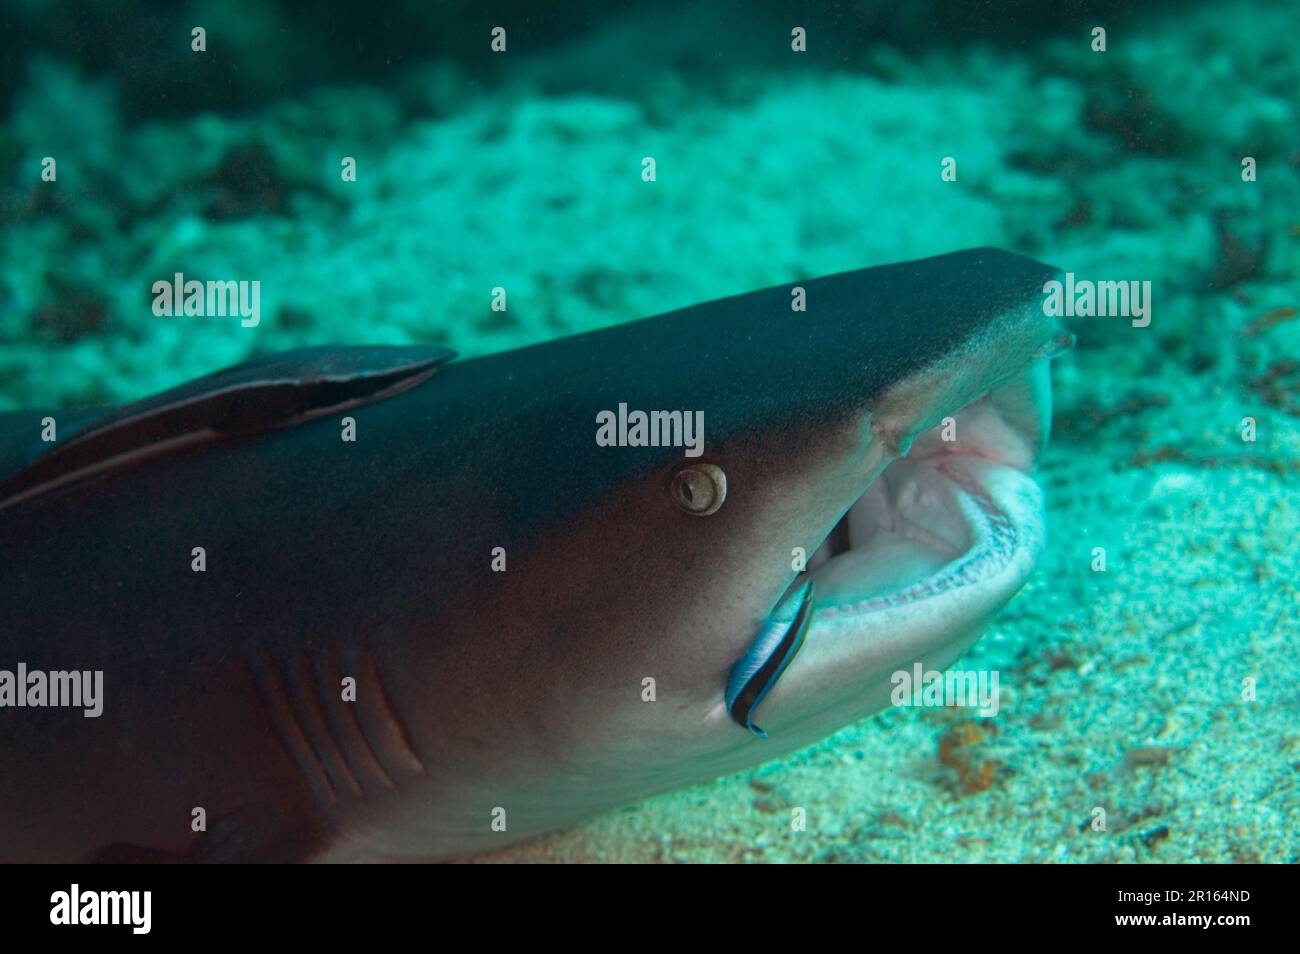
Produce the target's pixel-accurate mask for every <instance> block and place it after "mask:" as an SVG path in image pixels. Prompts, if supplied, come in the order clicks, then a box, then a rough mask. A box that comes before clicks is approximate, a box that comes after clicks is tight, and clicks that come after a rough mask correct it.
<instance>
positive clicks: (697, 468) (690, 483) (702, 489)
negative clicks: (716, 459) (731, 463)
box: [671, 464, 727, 517]
mask: <svg viewBox="0 0 1300 954" xmlns="http://www.w3.org/2000/svg"><path fill="white" fill-rule="evenodd" d="M671 493H672V496H673V500H675V501H676V502H677V506H679V507H681V508H682V509H683V510H685V511H686V512H687V513H689V514H692V515H694V516H696V517H707V516H708V515H709V514H711V513H717V510H718V508H719V507H721V506H722V501H724V500H726V499H727V475H726V474H724V473H723V472H722V468H721V467H719V466H717V465H716V464H691V465H689V466H687V467H683V468H682V469H681V470H679V471H678V472H677V473H676V474H674V475H673V482H672V487H671Z"/></svg>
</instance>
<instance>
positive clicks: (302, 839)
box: [90, 804, 328, 864]
mask: <svg viewBox="0 0 1300 954" xmlns="http://www.w3.org/2000/svg"><path fill="white" fill-rule="evenodd" d="M327 842H328V827H327V826H326V825H325V823H324V822H323V821H320V820H316V821H314V822H313V821H303V820H302V818H301V817H299V816H297V815H296V814H291V813H288V812H286V811H283V810H281V809H278V808H276V807H274V806H272V805H269V804H257V805H249V806H247V807H245V808H241V809H238V810H237V811H234V812H231V813H229V814H226V815H222V816H221V817H220V818H216V819H214V820H213V821H212V822H211V824H210V825H209V826H208V830H207V831H203V832H196V833H195V835H194V840H193V842H192V843H191V846H190V850H189V851H168V850H166V849H161V848H150V847H148V846H145V845H131V844H123V843H116V844H111V845H105V846H104V847H102V848H100V849H99V850H98V851H96V852H95V853H94V854H93V855H92V856H91V858H90V862H91V863H92V864H250V863H267V864H293V863H295V862H301V861H307V860H309V859H310V858H311V857H312V855H314V854H315V853H316V852H317V851H318V850H319V849H320V848H322V847H323V846H324V845H325V844H326V843H327Z"/></svg>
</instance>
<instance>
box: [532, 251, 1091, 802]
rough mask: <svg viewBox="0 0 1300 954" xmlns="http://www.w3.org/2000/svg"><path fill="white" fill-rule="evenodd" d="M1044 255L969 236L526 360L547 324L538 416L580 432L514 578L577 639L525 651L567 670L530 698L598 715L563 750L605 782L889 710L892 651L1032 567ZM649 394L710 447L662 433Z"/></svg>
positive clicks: (1016, 585) (1061, 339) (974, 612)
mask: <svg viewBox="0 0 1300 954" xmlns="http://www.w3.org/2000/svg"><path fill="white" fill-rule="evenodd" d="M1056 274H1057V272H1056V270H1055V269H1053V268H1051V267H1049V266H1045V265H1042V264H1040V263H1038V262H1035V261H1032V260H1030V259H1027V258H1024V257H1021V256H1018V255H1014V254H1010V253H1007V252H1003V251H999V250H995V249H975V250H970V251H964V252H959V253H955V254H951V255H944V256H941V257H938V258H932V259H926V260H921V261H915V262H908V263H904V264H899V265H891V266H885V267H878V268H872V269H865V270H860V271H855V272H848V273H844V274H839V275H833V276H829V277H826V278H820V279H816V280H813V281H807V282H801V283H796V284H793V285H787V286H780V287H777V288H771V289H767V290H764V291H759V292H754V293H750V294H746V295H741V296H738V297H735V298H729V299H723V300H720V301H716V302H710V303H708V304H705V305H700V306H696V307H693V308H687V309H684V310H682V311H677V312H672V313H670V314H667V315H662V316H659V317H656V318H651V319H646V320H644V321H641V322H635V323H633V324H630V325H623V326H618V327H616V328H612V329H608V330H606V331H601V332H596V333H592V334H588V335H583V336H579V337H578V338H573V339H563V340H561V341H557V342H554V343H551V345H546V346H541V348H540V349H539V350H538V351H537V354H536V355H535V357H534V360H533V361H531V362H530V363H529V366H530V367H541V368H547V367H548V365H550V364H551V362H550V361H549V359H548V357H547V355H548V353H552V352H548V350H547V349H550V348H551V346H552V345H554V346H556V348H557V350H555V351H554V352H553V355H554V357H555V359H556V361H560V360H561V356H562V360H563V366H564V371H563V372H562V373H560V372H559V371H558V365H556V366H554V367H551V368H550V371H551V372H556V373H554V374H552V375H551V385H550V386H549V387H548V388H545V389H543V388H541V386H540V384H539V390H545V391H546V393H545V395H544V396H539V397H538V398H537V401H538V402H539V405H538V406H539V407H540V406H544V407H546V408H549V410H548V411H547V412H546V413H542V414H536V413H534V412H536V410H537V409H536V408H533V409H532V410H531V411H530V412H529V413H530V414H533V418H534V419H535V420H540V419H544V418H547V415H548V414H549V415H550V417H549V420H550V421H551V422H552V423H551V424H550V425H549V426H548V427H549V430H551V431H552V432H554V431H563V432H566V435H567V434H575V435H576V436H574V437H572V438H571V442H570V438H568V437H567V436H566V447H567V448H571V449H570V450H569V451H568V452H567V453H565V454H563V455H559V456H561V457H562V458H563V460H562V462H557V463H556V464H555V467H554V469H555V471H556V473H557V474H559V475H561V476H556V475H554V474H552V475H550V476H545V477H541V478H539V477H538V475H536V474H534V475H533V479H534V485H535V486H536V487H537V488H538V489H537V493H539V494H540V495H542V496H544V497H545V498H546V500H547V501H548V503H545V504H543V503H542V502H540V501H537V502H535V505H534V506H533V507H532V509H531V513H530V516H531V518H532V519H533V521H534V522H535V523H536V524H537V525H538V526H539V527H542V528H546V530H547V532H545V533H541V534H540V536H543V537H544V538H545V540H546V551H545V552H546V568H545V569H542V570H539V571H538V572H537V573H535V574H534V573H533V572H532V571H530V570H529V569H528V567H527V566H525V567H523V568H522V569H521V570H520V573H519V575H518V576H515V578H514V582H513V584H507V585H512V586H514V587H523V588H525V589H527V590H529V591H530V593H529V597H528V599H527V600H526V602H527V604H528V605H529V606H531V607H532V608H533V609H532V615H531V616H530V623H529V625H530V626H531V625H534V623H535V621H536V620H537V619H538V614H539V612H540V613H541V615H542V616H543V617H544V618H545V619H546V623H545V624H543V625H544V626H549V627H560V628H562V629H563V630H564V632H565V633H566V635H565V637H564V638H563V639H562V640H558V641H557V640H556V639H554V638H550V639H548V640H547V642H546V645H547V646H549V647H555V646H557V645H559V646H561V647H562V648H561V649H559V650H555V649H553V648H552V649H548V650H547V651H545V652H536V651H529V652H526V653H525V657H526V658H527V660H528V665H529V671H530V672H531V673H532V674H533V675H534V676H536V675H537V674H540V673H548V674H549V676H548V679H549V682H548V685H549V686H550V687H551V688H550V689H549V690H548V691H547V692H546V693H544V694H543V695H542V697H541V699H540V700H539V702H538V707H537V708H534V709H533V710H532V711H531V712H530V719H532V720H535V721H536V722H537V723H539V724H540V723H546V722H547V721H548V719H550V718H551V716H550V714H549V712H547V711H545V710H546V708H547V707H549V706H551V705H559V704H562V705H564V706H565V708H566V710H567V712H568V714H569V719H570V720H571V723H572V724H573V725H577V726H581V727H582V728H581V729H580V730H579V731H576V732H574V733H573V734H572V735H571V736H569V737H566V738H565V739H564V741H563V742H562V743H558V742H557V743H556V747H557V748H559V747H562V748H563V749H564V751H565V752H566V759H567V760H568V761H569V764H570V765H571V766H573V767H574V768H575V770H576V771H578V772H579V774H581V775H582V776H583V777H588V776H591V777H595V776H597V775H600V776H602V777H606V778H610V779H613V780H614V781H613V782H612V783H611V784H613V785H614V786H615V788H616V789H618V791H617V792H615V793H613V794H611V795H610V797H609V798H608V799H606V801H608V803H610V804H613V803H615V802H617V801H619V800H620V799H626V798H628V797H632V796H634V795H641V794H646V793H647V792H648V791H653V790H660V789H667V788H670V787H674V786H676V785H680V784H684V783H689V782H692V781H698V780H701V779H704V778H708V777H711V776H716V775H718V774H721V773H724V772H726V771H729V770H733V769H737V768H740V767H743V766H745V765H748V764H753V763H756V762H759V761H763V760H766V759H769V758H772V757H774V756H776V755H779V754H781V753H782V752H784V751H789V750H791V749H793V748H796V747H799V746H802V745H805V744H807V743H809V742H810V741H813V740H815V739H818V738H820V737H823V736H825V735H827V734H829V733H830V732H832V731H834V730H836V729H838V728H840V727H842V726H844V725H846V724H848V723H850V722H852V721H854V720H856V719H858V718H861V717H863V716H865V715H868V714H870V713H872V712H874V711H877V710H879V709H881V708H882V707H884V706H886V705H888V704H889V697H890V693H891V686H892V681H893V676H894V674H895V673H896V672H898V671H909V672H910V671H911V670H912V669H913V667H914V665H915V664H917V663H921V664H922V665H923V666H924V667H925V668H926V669H927V670H931V669H936V668H941V667H944V666H946V665H948V664H949V663H951V662H952V661H953V660H955V659H956V658H957V657H958V656H959V655H960V654H961V653H962V652H963V650H964V649H966V647H967V646H969V645H970V643H971V642H972V641H973V640H974V639H975V638H976V637H977V636H978V635H979V633H980V632H981V630H982V629H983V628H984V627H985V626H986V624H987V623H988V622H989V620H990V619H991V618H992V617H993V616H994V615H995V614H996V613H997V612H998V610H999V609H1000V608H1001V607H1003V606H1004V605H1005V604H1006V603H1007V602H1008V601H1009V600H1010V599H1011V598H1012V597H1013V596H1014V595H1015V594H1016V592H1017V591H1018V590H1019V589H1020V588H1021V587H1022V586H1023V585H1024V583H1025V581H1026V580H1027V578H1028V577H1029V575H1030V573H1031V571H1032V569H1033V566H1034V563H1035V560H1036V558H1037V556H1038V555H1039V553H1040V551H1041V549H1042V547H1043V545H1044V528H1043V499H1042V494H1041V492H1040V490H1039V488H1038V486H1037V484H1036V483H1035V481H1034V479H1033V477H1032V470H1033V467H1034V464H1035V461H1036V460H1037V458H1038V456H1039V454H1040V453H1041V452H1042V450H1043V448H1044V445H1045V443H1046V440H1047V436H1048V430H1049V421H1050V413H1051V411H1050V391H1049V383H1048V360H1049V359H1050V358H1051V357H1052V356H1053V355H1054V354H1056V353H1058V352H1059V351H1061V350H1063V349H1064V348H1065V347H1068V346H1069V343H1070V338H1069V336H1068V335H1067V334H1065V333H1064V332H1063V331H1062V330H1061V328H1060V327H1059V325H1058V324H1057V322H1056V320H1055V319H1054V318H1052V317H1050V316H1047V315H1046V314H1045V313H1044V309H1043V307H1042V301H1043V291H1042V289H1043V285H1044V283H1045V282H1046V281H1048V280H1050V279H1051V278H1053V277H1054V276H1055V275H1056ZM547 373H550V372H547ZM556 407H560V408H562V409H563V417H561V416H559V415H558V414H557V413H556V412H555V410H554V409H555V408H556ZM638 411H640V412H645V414H646V416H645V418H638V417H637V416H636V414H637V412H638ZM655 411H670V412H681V417H680V420H681V421H682V422H684V424H685V431H686V437H687V438H689V437H692V436H693V437H695V438H698V434H694V435H693V434H692V433H691V427H692V422H695V423H696V424H697V425H700V424H702V434H703V438H702V441H696V442H695V443H692V442H691V441H690V440H687V439H686V438H683V439H682V440H681V441H679V442H678V444H679V446H662V445H665V444H667V445H671V444H672V443H673V441H672V440H671V439H670V435H671V434H673V433H674V432H673V431H672V429H671V428H670V427H669V426H668V423H667V422H669V421H670V418H667V417H661V418H658V419H656V418H655V417H654V416H653V415H652V414H651V413H650V412H655ZM584 418H585V420H586V421H588V422H590V424H588V425H587V427H588V432H587V433H585V434H584V433H582V430H581V428H577V427H573V426H570V424H571V422H572V421H574V420H578V421H581V420H583V419H584ZM656 420H658V423H655V421H656ZM671 420H672V421H673V426H676V423H677V419H671ZM638 421H640V422H641V424H642V425H644V426H642V427H641V429H640V430H639V431H638V429H637V428H638ZM602 423H603V425H606V426H605V430H604V433H603V439H602V437H601V436H600V435H599V430H600V427H601V425H602ZM656 429H657V430H656ZM593 431H594V432H598V437H597V439H596V440H593V438H592V433H591V432H593ZM660 432H662V433H660ZM660 438H662V440H661V439H660ZM651 442H653V443H654V444H659V445H661V446H652V443H651ZM680 445H686V446H680ZM552 446H553V440H552ZM553 456H554V455H553ZM570 497H572V498H575V500H574V502H573V503H572V505H571V506H569V507H568V508H567V510H566V508H565V506H564V501H565V500H568V499H569V498H570ZM577 499H581V501H583V503H582V504H581V505H579V504H578V503H577ZM562 510H563V511H564V513H563V517H562V518H559V517H555V516H554V515H555V514H557V513H558V512H559V511H562ZM542 512H547V513H549V514H551V515H552V519H550V520H548V519H546V518H545V517H544V516H542ZM519 519H520V515H515V516H514V518H513V519H512V520H511V521H509V523H510V525H518V522H519ZM561 523H562V524H564V525H565V526H566V528H567V529H566V530H565V531H564V532H553V525H558V524H561ZM528 562H530V563H531V562H532V559H531V558H529V559H528ZM516 595H517V594H516ZM511 602H515V601H511ZM539 607H545V610H540V611H539V609H538V608H539ZM539 638H540V635H539ZM595 726H598V727H599V728H594V727H595ZM760 726H761V728H760ZM760 736H765V737H760ZM595 763H600V764H601V766H602V768H601V769H600V770H596V769H593V768H592V765H593V764H595Z"/></svg>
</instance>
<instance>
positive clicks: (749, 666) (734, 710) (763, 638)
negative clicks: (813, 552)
mask: <svg viewBox="0 0 1300 954" xmlns="http://www.w3.org/2000/svg"><path fill="white" fill-rule="evenodd" d="M791 602H795V605H796V607H797V608H796V610H795V614H794V619H792V620H783V619H769V620H768V622H767V623H766V624H764V626H763V627H762V628H761V629H760V630H759V631H758V635H757V636H755V637H754V641H753V642H752V643H751V644H750V646H749V651H748V652H747V653H745V655H744V656H742V657H741V658H740V659H738V660H737V661H736V664H735V665H734V666H732V667H731V674H730V675H729V676H728V678H727V690H726V694H725V696H724V699H725V700H726V704H727V712H728V713H730V715H731V718H732V719H733V720H735V722H736V724H737V725H740V726H743V727H744V728H746V729H749V731H751V732H753V733H754V734H755V735H756V736H758V737H759V738H760V739H766V738H767V733H766V732H764V731H763V730H762V729H760V728H759V727H758V726H756V725H754V712H755V710H757V709H758V706H759V703H761V702H762V701H763V700H764V699H765V698H766V697H767V694H768V693H769V692H771V691H772V687H773V686H775V685H776V682H777V680H778V679H780V678H781V675H782V673H784V672H785V671H786V669H788V668H789V666H790V663H792V662H794V657H795V656H797V655H798V654H799V650H800V649H801V648H802V647H803V641H804V637H806V636H807V635H808V627H809V626H810V625H811V624H812V617H813V609H814V602H813V585H812V581H811V580H809V581H808V582H806V583H804V584H803V585H802V586H801V587H799V588H798V589H796V590H795V591H794V594H793V597H792V598H787V599H783V600H782V601H781V603H780V604H779V605H778V610H776V611H774V615H775V613H776V612H779V609H780V607H783V606H787V605H789V604H790V603H791Z"/></svg>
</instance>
